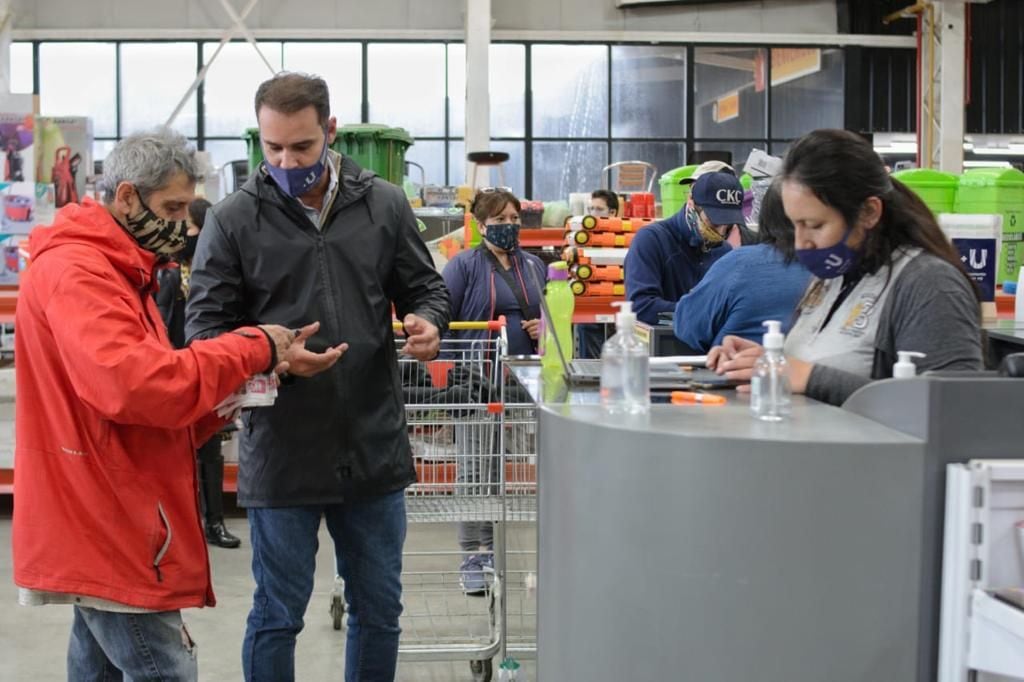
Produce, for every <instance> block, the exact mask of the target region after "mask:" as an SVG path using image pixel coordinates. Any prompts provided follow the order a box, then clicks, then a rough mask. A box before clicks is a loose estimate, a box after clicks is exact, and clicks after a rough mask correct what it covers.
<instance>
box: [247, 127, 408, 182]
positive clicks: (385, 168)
mask: <svg viewBox="0 0 1024 682" xmlns="http://www.w3.org/2000/svg"><path fill="white" fill-rule="evenodd" d="M242 138H243V139H244V140H245V142H246V145H247V146H248V149H249V172H250V173H252V172H253V171H254V170H255V169H256V167H257V166H259V165H260V162H261V161H263V147H262V146H261V145H260V131H259V128H247V129H246V131H245V133H244V134H243V135H242ZM413 143H414V142H413V138H412V136H411V135H409V133H408V132H406V131H405V129H404V128H392V127H389V126H386V125H379V124H375V123H366V124H353V125H347V126H342V127H341V128H338V133H337V135H336V136H335V138H334V142H333V143H332V144H331V149H333V150H334V151H336V152H338V153H339V154H344V155H345V156H350V157H352V160H353V161H355V162H356V163H358V164H359V165H360V166H362V167H363V168H366V169H368V170H372V171H374V172H376V173H377V175H379V176H380V177H382V178H383V179H385V180H387V181H388V182H391V183H394V184H396V185H399V186H401V184H402V180H403V178H404V177H405V153H406V151H407V150H408V149H409V147H411V146H412V145H413Z"/></svg>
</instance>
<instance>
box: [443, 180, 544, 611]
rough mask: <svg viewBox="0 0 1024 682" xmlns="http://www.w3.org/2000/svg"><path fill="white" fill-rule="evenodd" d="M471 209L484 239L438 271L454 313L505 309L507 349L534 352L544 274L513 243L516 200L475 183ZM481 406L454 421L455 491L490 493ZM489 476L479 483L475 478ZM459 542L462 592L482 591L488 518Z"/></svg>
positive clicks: (477, 334) (490, 435)
mask: <svg viewBox="0 0 1024 682" xmlns="http://www.w3.org/2000/svg"><path fill="white" fill-rule="evenodd" d="M472 210H473V216H474V217H475V218H476V220H477V223H478V224H479V225H480V235H481V236H482V237H483V240H482V241H481V243H480V246H479V247H477V248H475V249H467V250H465V251H462V252H460V253H458V254H456V256H455V257H454V258H452V259H451V260H450V261H448V264H447V265H446V266H445V268H444V271H443V272H442V273H441V274H442V276H443V277H444V281H445V284H446V285H447V287H448V293H449V296H450V298H451V313H452V317H451V319H453V320H459V321H484V320H496V319H498V317H500V316H502V315H504V316H505V320H506V325H507V334H508V351H507V352H508V354H509V355H532V354H535V353H536V352H537V338H538V337H539V335H540V297H541V296H543V295H544V294H543V291H541V289H540V288H539V287H541V286H543V282H544V281H545V279H546V268H545V266H544V263H543V262H542V261H541V260H540V259H539V258H537V257H536V256H534V255H532V254H529V253H526V252H524V251H523V250H522V249H521V248H520V247H519V211H520V203H519V200H518V199H517V198H516V197H515V196H514V195H513V194H511V193H510V192H507V191H504V190H492V191H486V190H481V192H480V193H479V194H478V195H477V198H476V200H475V201H474V202H473V209H472ZM448 338H450V339H459V340H461V341H463V342H464V343H463V344H461V347H467V345H468V344H471V343H472V342H473V341H477V340H479V341H483V340H486V339H489V338H491V333H490V332H488V331H486V330H479V331H477V330H474V331H458V332H456V331H452V332H449V334H448ZM488 419H489V417H488V415H487V414H481V415H480V418H479V419H476V418H472V417H471V418H470V419H467V420H462V422H463V423H460V424H459V426H457V427H456V434H455V439H456V453H457V455H456V456H457V458H458V478H457V480H458V482H459V484H462V485H460V489H459V490H460V493H462V494H467V495H488V494H493V493H492V490H491V485H490V484H494V483H496V482H497V480H498V476H497V474H498V464H499V463H500V461H501V456H500V453H498V451H497V443H498V438H497V433H496V430H495V429H494V424H493V422H490V421H487V420H488ZM471 484H488V485H486V486H483V487H481V486H480V485H471ZM459 546H460V547H461V548H462V551H463V552H464V555H463V561H462V566H461V567H460V578H461V583H462V588H463V590H464V591H465V592H466V594H485V593H486V591H487V575H486V574H487V573H488V572H489V571H493V568H494V554H493V552H494V526H493V524H492V523H491V522H490V521H462V522H460V523H459Z"/></svg>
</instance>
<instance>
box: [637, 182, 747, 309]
mask: <svg viewBox="0 0 1024 682" xmlns="http://www.w3.org/2000/svg"><path fill="white" fill-rule="evenodd" d="M743 224H744V219H743V186H742V185H740V181H739V180H738V179H737V178H736V176H735V175H733V174H732V173H729V172H712V173H704V174H702V175H701V176H700V177H699V178H697V181H696V182H694V183H693V189H692V190H691V191H690V197H689V199H688V200H687V202H686V205H685V206H683V208H682V209H681V210H680V211H679V212H678V213H676V214H675V215H674V216H672V217H670V218H666V219H664V220H662V221H660V222H657V223H654V224H653V225H650V226H648V227H646V228H644V229H642V230H640V231H639V232H637V233H636V237H634V238H633V243H632V244H631V245H630V247H629V253H628V254H627V255H626V262H625V270H626V272H625V275H626V298H628V299H629V300H630V301H632V302H633V310H634V311H635V312H636V315H637V319H639V320H640V321H641V322H646V323H648V324H657V323H658V314H659V313H662V312H670V311H674V310H675V308H676V303H677V302H678V301H679V299H680V298H681V297H682V296H683V295H684V294H686V293H688V292H689V291H690V290H691V289H692V288H693V287H695V286H696V285H697V283H698V282H699V281H700V280H701V278H702V277H704V274H705V273H706V272H707V271H708V268H710V267H711V265H712V264H713V263H714V262H715V261H717V260H718V259H719V258H721V257H722V256H724V255H725V254H726V253H728V252H729V251H730V250H731V248H732V247H730V246H729V245H728V244H727V243H726V241H725V240H726V238H727V237H728V236H729V233H730V232H731V231H732V230H733V229H735V228H736V227H737V226H741V225H743Z"/></svg>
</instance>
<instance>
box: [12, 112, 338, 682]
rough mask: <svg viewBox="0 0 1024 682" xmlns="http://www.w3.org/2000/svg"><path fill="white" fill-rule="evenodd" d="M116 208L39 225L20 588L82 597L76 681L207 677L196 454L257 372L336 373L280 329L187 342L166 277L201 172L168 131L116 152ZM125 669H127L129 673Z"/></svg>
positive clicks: (24, 381) (22, 319)
mask: <svg viewBox="0 0 1024 682" xmlns="http://www.w3.org/2000/svg"><path fill="white" fill-rule="evenodd" d="M104 170H105V173H104V197H103V203H102V204H100V203H97V202H94V201H92V200H90V199H86V200H85V201H84V202H83V203H82V204H81V205H78V204H71V205H68V206H66V207H65V208H63V209H61V210H60V211H59V212H58V214H57V217H56V220H55V222H54V224H53V225H52V226H51V227H48V228H41V229H37V230H35V231H34V232H33V233H32V236H31V238H30V241H29V246H30V249H31V254H32V266H31V268H30V270H29V271H28V272H26V274H25V275H24V277H23V279H22V284H21V291H20V295H19V299H20V300H19V301H18V309H17V315H16V322H15V324H16V326H17V329H18V333H17V339H16V346H15V352H16V354H17V365H16V372H17V383H18V401H17V414H16V428H17V433H18V439H17V446H16V450H15V474H14V490H15V495H14V527H13V553H14V581H15V583H17V584H18V586H19V587H20V588H21V589H20V592H19V601H20V602H21V603H23V604H28V605H37V604H51V603H67V604H74V625H73V627H72V631H71V641H70V645H69V649H68V659H67V660H68V676H69V678H70V679H75V680H84V679H89V680H93V679H108V675H109V676H110V677H109V678H110V679H114V678H117V679H120V677H121V675H122V674H123V675H124V676H125V677H130V678H131V679H135V680H142V679H146V680H195V679H196V678H197V666H196V660H195V652H194V645H193V644H192V641H191V639H190V638H189V636H188V632H187V630H186V629H185V626H184V624H183V623H182V619H181V612H180V609H182V608H187V607H201V606H213V605H214V596H213V590H212V589H211V585H210V567H209V558H208V555H207V550H206V542H205V538H204V536H203V529H202V524H201V523H200V519H199V505H198V502H197V495H196V472H195V460H194V458H193V452H194V451H195V444H196V443H202V442H204V441H205V440H206V439H207V438H209V437H210V436H211V435H212V434H214V433H215V432H216V431H217V430H218V429H220V428H221V427H222V426H223V425H224V423H225V422H224V420H223V419H221V418H220V417H218V416H217V415H216V414H214V409H215V407H216V406H217V404H218V403H220V402H221V401H222V400H223V399H224V398H225V397H227V396H228V395H230V394H231V393H232V392H234V391H235V390H236V389H237V388H238V387H239V386H240V385H241V384H242V383H244V382H245V380H246V378H247V377H249V376H251V375H253V374H258V373H261V372H270V371H277V372H282V371H285V370H286V369H288V367H289V366H290V365H295V366H302V367H303V368H304V369H305V370H306V371H311V370H310V368H317V369H319V368H322V369H326V368H327V367H330V366H331V365H333V364H334V363H335V362H336V361H337V359H338V358H339V357H340V356H341V353H342V352H343V350H344V349H342V348H331V349H328V350H327V351H325V352H324V353H320V354H316V353H312V352H310V351H307V350H306V349H305V339H306V338H307V337H309V336H310V335H311V334H312V333H313V332H314V331H315V330H316V328H317V325H316V324H310V325H308V326H306V327H304V328H303V329H301V330H299V331H298V332H293V331H290V330H288V329H286V328H284V327H281V326H278V325H257V324H256V323H257V322H258V321H256V320H253V321H252V323H253V324H252V325H251V326H243V327H240V328H238V329H235V330H234V331H233V333H229V334H225V335H223V336H220V337H218V338H217V339H213V340H209V341H197V342H196V343H193V344H192V345H191V346H189V347H188V348H185V349H182V350H174V349H173V348H172V347H171V344H170V342H169V341H168V339H167V334H166V332H165V330H164V325H163V322H162V321H161V318H160V314H159V312H158V311H157V308H156V305H155V303H154V302H153V297H152V292H153V289H154V286H155V281H156V280H155V277H154V270H155V268H156V267H157V265H158V264H159V263H161V262H162V261H164V260H166V259H167V258H169V257H171V256H173V255H174V254H175V253H177V252H178V251H179V250H180V249H181V248H182V247H184V245H185V230H186V212H187V207H188V204H189V202H190V201H191V200H192V199H193V198H194V195H195V185H196V181H197V178H198V177H199V174H200V173H199V169H198V167H197V164H196V159H195V151H194V150H193V149H192V148H191V147H189V145H188V142H187V140H186V139H185V138H184V137H183V136H181V135H179V134H177V133H175V132H172V131H170V130H168V129H157V130H154V131H151V132H146V133H140V134H136V135H132V136H130V137H127V138H125V139H124V140H123V141H122V142H121V143H119V144H118V145H117V146H116V147H115V148H114V149H113V150H112V151H111V152H110V155H109V156H108V157H107V159H106V162H105V168H104ZM118 671H120V672H118Z"/></svg>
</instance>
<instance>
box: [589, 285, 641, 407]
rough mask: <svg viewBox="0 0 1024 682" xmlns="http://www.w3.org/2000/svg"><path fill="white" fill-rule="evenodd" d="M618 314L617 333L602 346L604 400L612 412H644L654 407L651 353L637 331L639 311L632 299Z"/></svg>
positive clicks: (603, 403) (616, 318)
mask: <svg viewBox="0 0 1024 682" xmlns="http://www.w3.org/2000/svg"><path fill="white" fill-rule="evenodd" d="M612 305H617V306H620V307H621V310H620V311H619V313H618V314H617V315H616V316H615V329H616V333H615V335H614V336H613V337H611V338H610V339H608V340H607V341H605V342H604V346H603V347H602V348H601V404H602V405H604V407H605V409H606V410H607V411H608V412H610V413H612V414H644V413H646V412H648V410H650V407H651V374H650V357H649V352H648V349H647V344H645V343H644V342H643V341H641V340H640V338H639V337H638V336H637V335H636V331H635V329H636V314H634V313H633V304H632V303H630V302H629V301H622V302H621V303H620V302H616V303H613V304H612Z"/></svg>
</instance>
